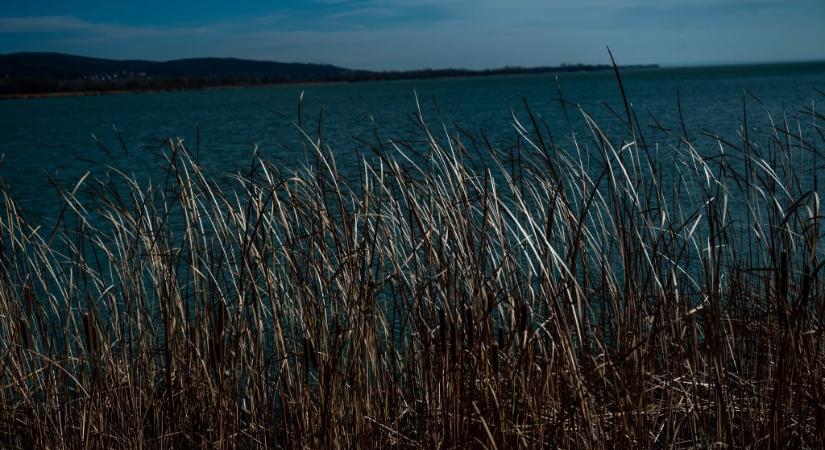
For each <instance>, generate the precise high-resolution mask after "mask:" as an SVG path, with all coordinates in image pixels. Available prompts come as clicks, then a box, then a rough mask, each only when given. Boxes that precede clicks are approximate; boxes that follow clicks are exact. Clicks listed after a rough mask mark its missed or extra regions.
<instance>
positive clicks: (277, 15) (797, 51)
mask: <svg viewBox="0 0 825 450" xmlns="http://www.w3.org/2000/svg"><path fill="white" fill-rule="evenodd" d="M606 46H610V48H611V49H612V50H613V53H614V54H615V56H616V57H617V60H618V62H619V63H621V64H643V63H657V64H662V65H693V64H716V63H733V64H735V63H749V62H772V61H808V60H825V0H419V1H413V0H384V1H379V0H304V1H297V0H284V1H274V2H273V1H270V2H266V1H262V0H257V1H255V0H232V1H225V0H223V1H217V0H183V1H174V2H173V1H170V0H167V1H158V0H120V1H111V0H107V1H98V0H70V1H66V0H1V1H0V53H11V52H18V51H56V52H65V53H73V54H79V55H84V56H95V57H105V58H117V59H133V58H140V59H151V60H167V59H175V58H186V57H203V56H218V57H238V58H250V59H263V60H275V61H287V62H315V63H329V64H335V65H339V66H343V67H348V68H354V69H373V70H406V69H421V68H446V67H453V68H471V69H481V68H494V67H503V66H540V65H557V64H561V63H587V64H600V63H607V62H609V57H608V55H607V51H606Z"/></svg>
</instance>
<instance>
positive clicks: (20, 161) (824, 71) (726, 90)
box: [0, 63, 825, 222]
mask: <svg viewBox="0 0 825 450" xmlns="http://www.w3.org/2000/svg"><path fill="white" fill-rule="evenodd" d="M623 78H624V83H625V88H626V90H627V94H628V96H629V98H630V100H631V101H632V103H633V105H634V108H635V109H636V110H637V114H638V117H639V120H640V122H641V124H642V126H643V129H645V130H650V132H651V133H655V131H654V130H652V128H649V127H648V126H649V125H651V124H653V123H655V121H654V120H653V119H652V118H651V115H653V116H655V117H656V119H657V120H658V121H659V122H660V123H661V124H662V125H664V126H667V127H671V128H674V129H678V128H679V126H680V125H679V117H678V108H677V101H676V98H677V96H676V93H677V90H678V91H680V92H681V99H682V109H683V112H684V117H685V122H686V125H687V128H688V130H689V131H693V132H695V133H696V134H698V132H699V131H700V130H710V131H713V132H715V133H718V134H719V135H722V136H728V137H732V138H735V136H736V134H737V130H738V129H739V127H740V126H741V123H742V103H743V93H745V92H748V93H749V94H752V96H750V95H748V103H749V108H750V109H749V111H750V114H749V115H750V118H749V120H750V121H751V123H753V124H754V125H756V126H759V124H760V123H761V124H766V123H767V115H766V112H770V113H772V114H774V116H775V117H776V118H777V119H778V120H782V118H783V114H784V115H787V116H788V117H790V118H793V117H797V116H798V115H799V114H798V113H799V112H800V111H801V110H802V109H803V108H805V107H810V106H811V104H812V102H813V101H817V100H822V99H823V94H822V92H823V91H825V63H806V64H782V65H748V66H726V67H695V68H663V69H649V70H637V71H626V72H624V73H623ZM558 81H559V84H560V85H561V88H562V91H563V94H564V97H565V99H566V100H568V101H569V102H573V103H577V104H580V105H582V107H584V109H585V110H586V111H588V113H589V114H590V115H591V116H592V117H594V118H595V119H596V121H597V122H600V123H604V124H607V126H608V127H609V126H616V125H617V124H620V122H619V120H618V119H617V118H616V116H615V115H614V113H612V112H611V111H610V109H609V108H612V109H614V110H615V111H616V112H619V114H620V115H622V116H623V111H624V110H623V106H622V100H621V96H620V92H619V89H618V87H617V83H616V79H615V77H614V75H613V73H612V72H598V73H569V74H561V75H559V76H558ZM817 90H818V91H819V92H818V91H817ZM301 92H304V97H303V103H302V110H303V114H302V116H303V119H302V120H303V123H304V125H305V127H306V128H307V129H309V130H312V134H313V135H314V134H316V132H317V131H316V130H317V128H318V118H319V115H320V111H321V110H322V109H323V119H322V127H321V130H322V135H323V136H324V141H325V142H326V143H327V144H329V145H330V146H331V147H332V149H333V150H334V152H335V153H336V157H337V159H338V161H339V166H343V168H344V169H347V167H349V168H352V167H354V164H353V163H354V162H355V161H356V160H357V156H356V155H358V154H359V152H363V151H366V150H367V148H368V147H367V146H366V145H365V144H363V143H362V142H360V141H371V142H374V141H375V139H376V138H375V135H374V132H373V127H376V128H377V129H378V130H379V133H380V136H381V138H382V139H389V138H405V137H408V136H412V135H413V132H414V130H415V125H414V122H413V121H412V120H411V119H410V115H411V113H413V112H415V111H416V102H415V93H417V95H418V99H419V101H420V104H421V107H422V110H423V112H424V116H425V119H427V120H428V122H429V123H430V125H432V126H433V128H435V129H439V130H441V129H443V128H441V126H440V124H441V123H442V122H443V123H444V124H445V125H446V127H447V129H448V130H453V131H454V130H456V129H457V128H456V127H458V126H460V127H461V128H462V129H464V130H467V131H468V132H470V133H473V134H481V133H484V134H485V135H487V136H488V137H489V138H490V140H491V141H492V142H494V143H496V144H497V145H502V146H504V145H507V142H508V141H512V140H513V136H514V131H513V127H512V125H511V123H512V115H511V111H515V113H516V114H517V116H519V117H524V106H523V102H522V99H526V100H527V101H528V102H529V104H530V106H531V108H532V109H533V111H534V112H536V113H538V114H540V115H541V116H542V117H543V118H544V119H545V120H546V121H547V122H548V123H549V124H550V126H551V128H558V129H564V124H565V120H564V115H563V113H562V109H561V107H560V103H559V102H558V100H557V98H558V94H557V89H556V76H555V75H527V76H498V77H480V78H454V79H438V80H413V81H395V82H370V83H355V84H313V85H285V86H271V87H256V88H237V89H223V90H211V91H186V92H168V93H138V94H121V95H106V96H92V97H59V98H57V97H56V98H41V99H19V100H5V101H0V154H2V155H3V157H4V162H3V163H2V165H0V179H2V181H3V182H5V183H6V184H7V185H8V186H10V187H11V189H12V191H13V192H14V194H15V195H16V197H17V199H18V201H19V203H20V204H21V205H22V206H23V208H24V209H25V210H26V211H28V213H29V214H30V215H31V216H33V217H36V218H39V219H41V220H44V221H47V222H48V220H49V217H50V215H51V214H52V213H53V212H54V208H55V205H56V202H55V199H56V197H55V191H54V189H53V188H51V187H50V186H51V185H50V183H49V178H50V177H51V178H54V179H57V180H58V181H59V182H60V183H61V184H64V185H69V184H72V183H73V182H74V181H75V180H76V179H77V178H78V177H79V176H81V175H82V174H83V173H84V172H85V171H86V170H88V169H90V168H94V167H95V165H94V164H93V163H92V162H90V161H98V162H103V163H113V164H116V165H118V166H119V167H122V168H126V169H127V170H130V171H134V172H136V173H138V174H140V173H141V172H145V174H146V175H149V176H150V175H151V173H152V172H151V171H152V170H153V169H152V167H153V166H152V164H151V162H147V161H149V160H150V159H151V158H149V159H147V158H146V157H145V155H146V154H148V153H150V152H149V149H152V148H158V147H159V146H160V145H161V143H162V142H163V141H164V140H165V139H167V138H169V137H173V136H181V137H183V138H184V139H186V141H187V142H188V143H189V144H190V145H191V146H192V147H194V145H195V142H196V140H198V139H197V137H196V136H197V133H196V130H199V143H200V146H199V148H200V158H201V162H202V163H203V164H204V165H205V166H206V167H208V168H210V169H211V170H215V171H219V172H220V171H225V172H231V171H234V170H236V169H238V168H240V167H242V166H245V165H246V163H248V161H249V157H250V154H251V152H252V148H253V144H258V146H259V148H260V151H261V154H262V155H264V156H265V157H267V158H271V159H273V160H277V161H280V162H282V163H284V164H286V165H295V164H300V163H301V162H303V161H306V154H305V150H304V147H303V146H302V145H301V144H300V142H299V141H298V133H297V132H296V128H295V125H294V121H295V120H296V118H297V103H298V98H299V96H300V93H301ZM648 111H649V113H648ZM808 120H809V119H808ZM609 124H613V125H609ZM113 125H116V126H117V129H118V130H119V131H120V134H121V136H122V137H123V139H124V141H125V144H126V145H127V147H128V148H129V149H130V151H129V156H126V155H125V154H124V153H123V152H122V151H120V150H119V148H120V143H119V141H118V139H117V137H116V135H115V133H114V132H113V131H112V130H113ZM646 132H647V131H646ZM92 135H95V136H97V138H98V139H99V140H100V141H101V142H103V143H104V144H105V145H106V146H108V147H110V148H112V149H115V150H117V151H115V152H114V153H113V157H111V158H110V157H108V156H107V155H106V153H105V152H104V151H103V150H101V148H100V147H99V146H98V145H97V144H96V143H95V142H94V140H93V138H92ZM650 140H656V137H655V135H652V136H651V137H650ZM663 143H666V142H663ZM711 144H712V143H711ZM112 158H113V159H114V161H112ZM96 170H99V169H96Z"/></svg>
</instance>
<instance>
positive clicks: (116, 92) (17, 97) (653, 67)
mask: <svg viewBox="0 0 825 450" xmlns="http://www.w3.org/2000/svg"><path fill="white" fill-rule="evenodd" d="M660 69H661V66H658V65H651V66H627V67H626V68H624V69H623V70H625V71H627V70H631V71H634V70H660ZM611 70H612V68H604V69H597V70H572V71H558V70H548V71H546V72H534V73H530V72H513V73H467V74H455V75H450V74H445V75H435V76H417V77H416V76H411V77H398V78H393V77H387V78H375V79H372V78H367V79H352V80H346V79H342V80H328V81H326V80H325V81H318V80H316V81H312V80H308V81H285V82H274V83H239V84H227V85H214V86H193V87H181V88H179V89H101V90H92V91H63V92H32V93H24V94H0V100H20V99H38V98H53V97H93V96H99V95H119V94H144V93H153V92H182V91H212V90H224V89H243V88H258V87H260V88H265V87H274V86H290V85H327V84H361V83H372V82H382V81H415V80H424V81H426V80H443V79H454V78H489V77H500V76H536V75H552V74H556V75H561V74H571V73H604V72H609V71H611Z"/></svg>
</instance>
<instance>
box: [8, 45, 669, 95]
mask: <svg viewBox="0 0 825 450" xmlns="http://www.w3.org/2000/svg"><path fill="white" fill-rule="evenodd" d="M633 67H642V66H633ZM643 67H656V66H643ZM609 68H610V66H606V65H581V64H578V65H562V66H559V67H531V68H522V67H507V68H502V69H494V70H484V71H474V70H465V69H435V70H434V69H426V70H418V71H406V72H405V71H394V72H374V71H366V70H351V69H345V68H342V67H337V66H333V65H329V64H303V63H283V62H273V61H253V60H246V59H236V58H191V59H177V60H172V61H163V62H158V61H146V60H112V59H101V58H89V57H85V56H75V55H67V54H62V53H35V52H29V53H12V54H0V95H5V96H15V95H31V94H49V93H72V92H99V91H124V90H175V89H193V88H194V89H196V88H204V87H211V86H224V85H252V84H274V83H291V82H292V83H294V82H317V81H370V80H397V79H411V78H435V77H447V76H483V75H497V74H516V73H546V72H572V71H592V70H605V69H609Z"/></svg>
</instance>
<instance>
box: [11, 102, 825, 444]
mask: <svg viewBox="0 0 825 450" xmlns="http://www.w3.org/2000/svg"><path fill="white" fill-rule="evenodd" d="M568 108H569V109H570V113H571V114H573V113H574V111H573V109H574V108H573V107H572V106H568ZM579 115H580V117H581V120H582V121H583V123H584V124H585V125H586V130H587V133H580V134H578V135H576V136H575V137H574V136H573V135H568V136H565V137H560V136H552V135H550V134H549V132H548V131H547V129H546V128H543V127H542V126H541V125H540V120H539V118H537V117H535V116H533V115H531V114H528V116H529V120H527V121H525V122H524V124H523V123H521V122H519V121H518V120H517V119H514V122H515V123H514V128H515V131H516V133H517V134H518V141H519V145H518V146H514V147H513V148H509V149H506V150H503V149H500V148H495V147H493V146H485V145H480V144H479V143H480V142H483V141H482V140H479V141H469V142H468V139H462V138H459V136H458V135H456V136H453V135H443V136H441V135H438V136H437V135H435V134H433V133H431V131H430V130H429V129H428V128H427V127H426V125H425V122H424V119H423V118H422V117H421V115H420V114H418V115H417V116H416V118H417V120H418V121H419V122H418V123H419V125H420V132H421V134H420V135H421V140H420V141H419V142H415V143H410V142H407V143H401V142H390V143H386V144H385V145H384V146H377V147H376V148H374V149H373V150H374V152H373V153H372V154H371V155H370V156H369V157H367V158H365V159H363V160H362V164H361V166H360V168H359V175H358V176H351V177H344V176H342V175H341V174H340V173H339V171H338V169H337V168H336V164H335V160H334V159H333V155H332V153H333V152H332V150H331V149H330V148H329V147H328V146H326V145H325V144H322V143H321V142H320V141H319V140H317V139H313V138H310V137H308V136H307V137H306V142H307V146H308V149H309V152H310V154H311V155H312V156H311V159H313V160H314V163H313V164H309V165H307V166H305V167H303V168H302V169H300V170H293V171H283V170H279V169H278V168H277V167H275V166H274V165H272V164H270V163H269V162H268V161H267V160H265V159H262V158H259V157H257V156H256V157H254V158H253V160H252V161H251V164H250V166H249V168H248V169H246V170H243V171H241V172H239V173H238V174H237V176H236V177H235V178H234V180H232V181H231V182H226V181H225V180H224V181H215V180H213V179H211V178H210V177H209V176H208V175H207V174H206V173H205V172H204V171H203V170H202V168H201V167H200V166H199V164H198V163H197V162H196V161H195V160H194V158H193V157H192V156H191V155H192V154H191V153H190V152H189V151H188V150H187V148H186V145H185V144H184V143H183V142H182V141H180V140H170V141H169V142H168V146H167V148H166V150H165V152H164V154H165V158H166V160H165V161H166V165H167V166H168V167H167V168H168V174H167V177H166V178H165V180H160V181H161V183H160V184H157V183H156V184H150V183H148V182H147V183H143V182H139V181H137V180H136V179H134V178H133V177H131V176H130V175H127V174H125V173H123V172H119V171H117V170H115V169H110V170H108V171H107V172H104V173H102V174H99V175H95V176H90V177H87V178H84V179H83V180H81V182H80V183H78V187H77V188H74V189H70V190H66V191H63V192H62V201H63V202H64V203H65V205H66V207H65V209H64V214H63V215H62V216H61V217H60V218H59V225H58V227H56V228H54V229H52V228H51V227H49V228H48V229H46V228H38V227H36V226H34V225H32V224H29V223H27V222H26V220H25V219H24V216H23V214H21V213H20V211H18V209H17V207H16V206H15V203H14V201H13V198H12V196H11V195H10V194H9V193H8V191H4V192H3V196H2V199H3V200H2V208H0V212H1V213H2V217H0V241H1V244H0V264H2V271H0V337H2V339H0V383H2V384H1V385H0V407H2V409H0V443H2V446H3V447H6V448H137V447H149V448H170V449H171V448H190V447H191V448H301V447H303V448H354V447H357V448H387V447H402V448H465V447H478V448H491V449H492V448H497V449H505V448H517V447H521V448H537V447H566V448H645V447H657V448H688V447H691V448H694V447H726V446H737V447H738V446H751V447H758V448H769V447H793V448H799V447H808V448H822V446H823V445H825V435H823V433H824V432H825V431H823V430H825V379H823V376H824V375H825V370H823V369H824V368H825V362H823V328H822V320H823V314H825V292H823V281H825V276H823V273H822V266H823V262H822V261H821V259H822V253H823V252H822V245H821V244H820V242H819V237H820V235H821V230H820V216H821V211H820V204H819V196H818V194H817V192H816V188H817V186H816V185H817V177H816V176H815V175H816V171H817V170H818V169H817V161H818V158H819V155H818V150H817V146H819V147H820V148H821V146H822V144H823V134H822V129H821V128H819V126H818V124H817V121H821V120H822V119H823V117H822V116H817V114H816V113H815V112H813V111H808V113H807V115H806V116H805V117H806V118H803V119H800V121H799V122H795V123H793V124H791V123H782V124H776V125H775V126H773V127H771V128H769V129H765V130H763V132H761V133H756V132H755V130H749V129H748V126H747V124H746V125H745V126H744V127H743V128H742V130H741V131H742V133H741V139H740V140H739V141H738V142H736V143H732V142H722V141H720V140H715V139H712V138H708V137H707V136H705V138H704V139H703V140H702V141H701V142H702V144H701V145H702V147H701V148H697V146H698V144H697V145H694V144H692V143H691V140H690V139H689V137H688V132H687V130H685V129H684V128H682V129H681V130H678V131H669V130H667V129H665V128H660V129H659V130H658V131H656V133H657V136H659V137H661V140H660V141H659V144H655V143H653V142H652V140H651V139H650V137H649V136H645V135H644V134H643V130H642V128H643V127H642V126H640V125H639V124H638V123H637V119H635V114H632V111H630V110H629V111H628V114H627V119H628V121H629V122H630V123H631V124H632V125H631V126H630V127H625V130H626V132H625V133H624V134H626V136H625V137H620V136H608V135H606V134H605V133H604V132H603V131H602V130H601V129H600V128H599V127H598V126H597V125H596V124H595V123H593V122H592V121H591V120H590V118H589V116H587V114H586V113H584V111H579ZM525 124H528V125H525ZM648 131H649V130H648ZM442 134H443V132H442ZM648 134H649V133H648ZM804 136H809V137H808V138H805V137H804ZM646 138H647V139H646ZM476 144H479V145H478V147H476ZM156 181H157V180H156Z"/></svg>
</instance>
